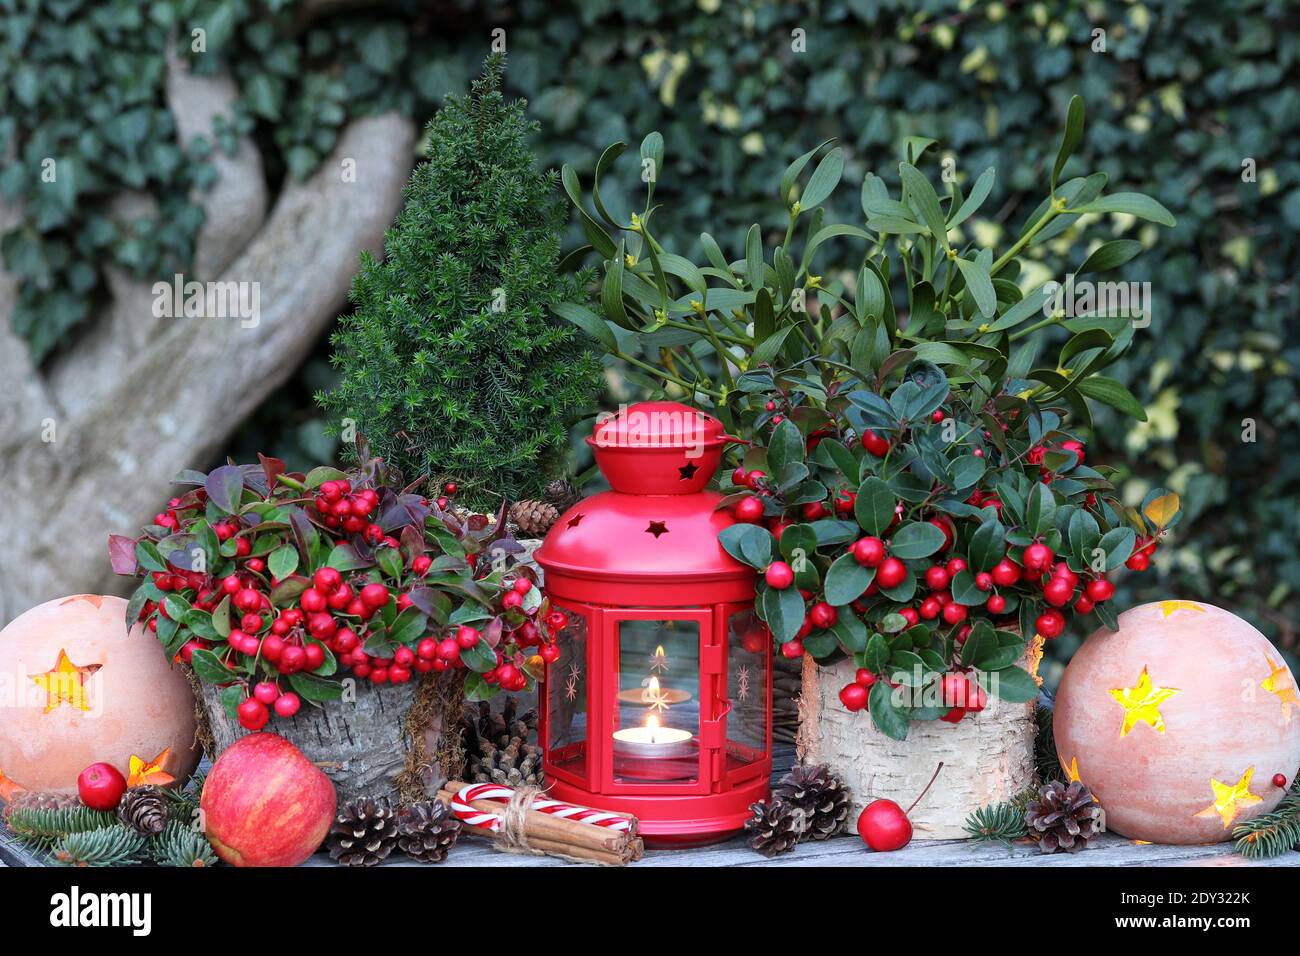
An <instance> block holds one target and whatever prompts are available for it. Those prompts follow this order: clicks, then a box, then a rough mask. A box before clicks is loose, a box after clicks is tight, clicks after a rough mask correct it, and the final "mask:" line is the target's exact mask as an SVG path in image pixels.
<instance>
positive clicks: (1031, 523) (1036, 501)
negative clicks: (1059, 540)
mask: <svg viewBox="0 0 1300 956" xmlns="http://www.w3.org/2000/svg"><path fill="white" fill-rule="evenodd" d="M1055 521H1056V497H1055V496H1054V495H1053V494H1052V489H1051V488H1049V487H1047V485H1045V484H1043V482H1041V481H1040V482H1037V483H1036V484H1035V485H1034V487H1033V489H1032V490H1031V491H1030V492H1029V498H1028V500H1027V501H1026V502H1025V527H1026V528H1028V529H1029V531H1030V532H1031V533H1033V534H1035V535H1042V534H1046V533H1047V532H1048V531H1049V530H1051V528H1052V525H1053V522H1055Z"/></svg>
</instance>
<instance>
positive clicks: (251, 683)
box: [109, 443, 565, 730]
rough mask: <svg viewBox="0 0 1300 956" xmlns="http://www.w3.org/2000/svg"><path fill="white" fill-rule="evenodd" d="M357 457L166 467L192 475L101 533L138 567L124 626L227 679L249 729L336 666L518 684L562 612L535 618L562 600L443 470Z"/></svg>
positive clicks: (543, 653) (361, 673) (482, 693)
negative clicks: (404, 475) (406, 474)
mask: <svg viewBox="0 0 1300 956" xmlns="http://www.w3.org/2000/svg"><path fill="white" fill-rule="evenodd" d="M359 445H360V443H359ZM358 459H359V461H360V462H361V464H360V465H358V466H357V467H356V468H353V469H350V470H348V471H346V472H344V471H340V470H338V469H336V468H330V467H320V468H316V469H313V470H312V471H311V472H310V473H308V474H306V475H303V474H294V473H286V471H285V467H284V464H283V463H282V462H280V461H279V460H278V459H274V458H266V457H262V459H261V463H260V464H258V465H235V464H227V465H223V466H221V467H219V468H216V469H215V470H213V471H212V472H211V473H209V474H206V475H205V474H202V473H199V472H194V471H187V472H184V473H182V474H181V475H179V476H177V478H176V481H177V483H178V484H185V485H192V486H194V487H192V488H191V489H190V490H189V491H187V492H186V493H185V494H183V495H180V496H179V497H176V498H173V499H171V501H170V502H168V504H167V508H166V509H165V510H164V511H162V512H160V513H159V514H158V515H156V516H155V518H154V522H153V524H151V525H149V526H148V527H146V528H145V529H144V532H143V534H141V535H140V536H139V537H138V538H128V537H125V536H122V535H113V536H111V538H110V540H109V551H110V556H111V558H112V562H113V568H114V570H115V571H117V572H118V573H119V574H130V575H135V576H137V577H140V578H141V579H142V580H141V584H140V586H139V588H137V589H136V591H135V593H134V595H133V596H132V598H131V601H130V604H129V607H128V610H127V619H128V625H130V624H134V623H135V622H136V621H137V620H138V621H142V622H144V623H145V626H146V627H147V628H148V629H149V630H150V631H152V632H153V633H154V634H156V635H157V637H158V640H159V642H160V643H161V644H162V645H163V648H164V649H165V650H166V653H167V654H168V655H171V656H174V657H175V658H176V659H177V660H179V661H183V662H184V663H186V664H188V665H189V666H190V667H192V668H193V669H194V673H195V674H196V675H197V676H198V678H199V679H200V680H202V681H205V682H207V683H211V684H216V685H218V686H221V687H224V688H225V690H224V691H223V693H222V695H221V699H222V703H223V705H224V706H225V707H226V709H227V710H228V711H230V713H231V715H232V716H235V717H237V718H238V720H239V722H240V723H241V724H242V725H243V726H244V727H246V728H248V729H250V730H258V729H260V728H262V727H264V726H265V725H266V724H267V722H268V721H269V719H270V716H271V713H272V712H274V713H275V714H277V715H279V716H281V717H291V716H293V715H294V714H295V713H297V712H298V710H299V708H300V707H301V706H302V703H303V701H304V700H305V701H308V702H312V703H323V702H326V701H330V700H336V699H338V698H340V697H341V696H342V693H343V684H342V680H343V678H345V677H351V678H354V679H357V680H368V681H370V682H371V683H374V684H384V683H405V682H407V681H411V680H413V679H418V678H419V677H420V675H423V674H429V673H438V672H444V671H448V670H453V669H459V670H461V671H463V672H464V673H465V679H466V687H465V690H466V696H467V697H468V698H470V699H473V700H481V699H485V698H487V697H490V696H491V695H492V694H494V693H495V692H496V690H497V689H504V690H524V689H525V688H528V687H530V686H532V684H533V680H534V672H536V671H537V670H538V662H537V661H536V660H535V659H532V655H534V654H536V655H538V656H540V658H541V659H542V660H547V659H550V658H552V657H553V656H555V647H554V644H553V643H552V642H551V639H550V637H549V635H550V633H551V631H552V629H559V628H562V627H563V625H564V623H565V622H564V621H563V620H562V619H557V620H548V618H562V614H561V613H560V612H558V611H556V612H549V613H548V610H549V609H548V604H547V602H546V599H545V597H544V595H543V594H542V592H541V589H540V588H539V587H538V586H537V583H536V575H535V573H534V572H533V570H532V569H531V568H529V567H527V566H525V565H522V564H519V563H517V560H516V559H517V556H518V554H519V553H520V552H521V551H522V548H521V546H520V545H519V543H518V542H516V541H515V540H513V539H512V538H510V537H508V536H507V535H506V534H505V530H504V529H505V522H504V521H503V520H502V519H501V516H498V518H497V520H496V521H495V522H493V521H491V520H490V519H489V518H487V517H486V516H484V515H473V514H469V515H466V514H462V513H458V512H457V511H456V510H455V509H454V508H453V507H452V504H451V501H450V497H451V496H452V495H454V494H455V491H456V488H455V486H454V484H449V485H447V486H446V487H445V489H442V490H443V491H444V492H445V494H443V495H441V496H439V497H435V498H432V499H430V498H428V497H425V496H422V495H420V494H418V493H416V492H415V491H414V490H413V489H412V488H403V487H401V486H400V485H399V484H397V482H398V481H399V477H398V475H397V474H396V473H395V472H391V471H390V470H389V469H388V468H387V467H386V466H385V465H384V464H383V463H382V462H380V461H379V460H378V459H371V458H369V457H368V455H366V454H364V449H363V447H359V449H358ZM534 649H535V650H534ZM530 660H531V661H532V662H531V663H530Z"/></svg>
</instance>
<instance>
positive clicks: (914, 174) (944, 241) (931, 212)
mask: <svg viewBox="0 0 1300 956" xmlns="http://www.w3.org/2000/svg"><path fill="white" fill-rule="evenodd" d="M898 174H899V176H900V177H901V178H902V180H903V188H904V189H905V190H907V194H908V197H909V198H910V199H911V200H912V203H913V205H915V206H916V211H917V212H918V213H919V214H920V216H921V221H922V222H923V223H925V226H926V228H927V229H929V230H930V235H932V236H934V238H935V241H936V242H938V243H939V244H940V245H942V246H943V248H944V249H947V248H948V227H947V224H946V223H945V222H944V218H943V210H942V209H941V208H940V206H939V196H938V194H936V193H935V191H934V187H933V186H931V185H930V180H928V179H926V178H925V176H924V175H922V173H921V171H920V170H919V169H917V168H916V167H915V166H913V165H912V164H911V163H899V164H898Z"/></svg>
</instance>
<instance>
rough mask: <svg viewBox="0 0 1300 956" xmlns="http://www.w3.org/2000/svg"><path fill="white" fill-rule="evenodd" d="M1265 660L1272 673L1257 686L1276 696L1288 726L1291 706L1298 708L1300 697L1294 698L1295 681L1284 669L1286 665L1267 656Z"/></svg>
mask: <svg viewBox="0 0 1300 956" xmlns="http://www.w3.org/2000/svg"><path fill="white" fill-rule="evenodd" d="M1265 660H1267V661H1268V666H1269V667H1270V668H1272V671H1271V673H1270V674H1269V675H1268V676H1267V677H1265V678H1264V681H1263V683H1261V684H1260V685H1259V686H1260V687H1262V688H1264V690H1266V691H1268V692H1269V693H1270V694H1277V699H1278V700H1279V701H1281V703H1282V716H1283V717H1285V718H1286V722H1287V723H1288V724H1289V723H1291V706H1292V705H1293V704H1294V705H1295V706H1296V707H1300V697H1297V696H1296V686H1295V681H1294V680H1293V679H1292V677H1291V672H1290V671H1289V670H1287V669H1286V664H1283V663H1281V662H1280V661H1275V660H1273V658H1271V657H1268V656H1267V655H1265Z"/></svg>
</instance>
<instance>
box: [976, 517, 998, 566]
mask: <svg viewBox="0 0 1300 956" xmlns="http://www.w3.org/2000/svg"><path fill="white" fill-rule="evenodd" d="M1005 535H1006V529H1005V528H1003V527H1002V523H1001V522H1000V521H998V520H996V519H993V520H991V521H985V522H984V523H983V524H981V525H980V526H979V527H978V528H976V529H975V533H974V534H973V535H971V539H970V566H971V567H972V568H974V569H975V570H976V571H988V570H989V569H990V568H992V567H993V565H995V564H997V563H998V562H999V561H1001V560H1002V558H1003V557H1004V556H1005V555H1006V553H1007V548H1006V544H1005Z"/></svg>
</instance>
